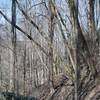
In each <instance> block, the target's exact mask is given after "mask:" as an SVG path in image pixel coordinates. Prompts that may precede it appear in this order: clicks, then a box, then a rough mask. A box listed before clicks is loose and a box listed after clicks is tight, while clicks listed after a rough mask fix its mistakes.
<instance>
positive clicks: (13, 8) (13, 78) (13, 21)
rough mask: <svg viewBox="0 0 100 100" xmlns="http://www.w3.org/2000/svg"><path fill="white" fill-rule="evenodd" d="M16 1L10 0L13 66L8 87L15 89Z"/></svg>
mask: <svg viewBox="0 0 100 100" xmlns="http://www.w3.org/2000/svg"><path fill="white" fill-rule="evenodd" d="M15 25H16V2H15V0H12V33H13V35H12V46H13V66H11V73H12V74H11V80H10V89H11V91H14V90H15V67H16V28H15V27H14V26H15Z"/></svg>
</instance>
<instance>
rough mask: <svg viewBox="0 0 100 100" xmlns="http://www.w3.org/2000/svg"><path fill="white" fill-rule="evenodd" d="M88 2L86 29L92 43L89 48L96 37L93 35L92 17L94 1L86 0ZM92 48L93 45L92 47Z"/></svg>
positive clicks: (93, 22) (93, 18)
mask: <svg viewBox="0 0 100 100" xmlns="http://www.w3.org/2000/svg"><path fill="white" fill-rule="evenodd" d="M87 2H88V27H89V38H90V40H91V41H92V43H91V44H90V45H91V46H92V45H93V44H94V42H95V40H96V38H97V36H96V33H95V30H96V29H95V17H94V4H95V0H87ZM93 46H94V45H93Z"/></svg>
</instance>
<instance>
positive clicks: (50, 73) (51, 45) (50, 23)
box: [48, 0, 54, 80]
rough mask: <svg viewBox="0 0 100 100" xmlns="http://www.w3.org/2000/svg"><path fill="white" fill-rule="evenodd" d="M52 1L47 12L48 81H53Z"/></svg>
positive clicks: (50, 0) (51, 0)
mask: <svg viewBox="0 0 100 100" xmlns="http://www.w3.org/2000/svg"><path fill="white" fill-rule="evenodd" d="M52 2H53V0H49V12H50V17H49V25H48V26H49V27H48V31H49V39H50V41H49V45H48V46H49V67H50V68H49V79H50V80H53V38H54V14H53V10H54V8H53V6H52Z"/></svg>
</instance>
